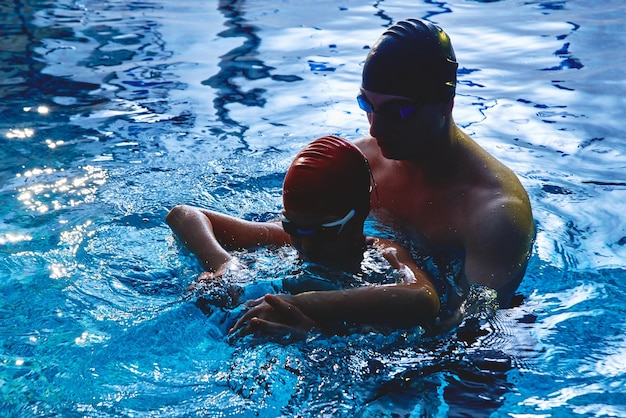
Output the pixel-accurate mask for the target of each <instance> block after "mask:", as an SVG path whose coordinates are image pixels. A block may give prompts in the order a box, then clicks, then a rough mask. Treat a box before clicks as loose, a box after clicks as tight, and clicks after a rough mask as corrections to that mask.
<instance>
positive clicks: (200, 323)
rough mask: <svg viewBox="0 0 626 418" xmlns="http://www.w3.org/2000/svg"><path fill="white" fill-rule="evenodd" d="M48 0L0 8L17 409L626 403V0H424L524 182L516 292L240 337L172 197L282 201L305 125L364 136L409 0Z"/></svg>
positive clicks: (593, 408) (8, 313)
mask: <svg viewBox="0 0 626 418" xmlns="http://www.w3.org/2000/svg"><path fill="white" fill-rule="evenodd" d="M37 7H38V6H37V5H34V6H33V7H32V8H26V7H24V6H23V5H21V4H16V7H15V10H13V11H12V13H9V14H6V13H5V14H4V15H3V16H5V17H6V19H5V20H6V22H7V23H6V25H5V26H4V27H3V29H2V30H3V31H6V33H7V34H9V35H10V36H9V37H8V38H6V39H10V42H9V43H7V42H3V43H2V46H3V48H2V50H1V51H0V57H1V58H2V59H1V60H0V69H2V71H3V74H4V76H3V78H2V80H1V82H0V92H1V93H2V96H3V98H4V103H3V105H2V107H0V112H1V115H2V116H3V117H2V119H1V120H0V134H1V135H0V138H1V141H2V145H3V146H2V147H0V157H1V158H0V196H1V198H2V202H3V205H2V207H0V219H1V220H2V222H0V296H2V301H3V302H2V303H1V304H0V318H2V323H3V325H2V328H1V329H0V333H1V334H2V336H3V337H4V338H3V342H2V343H1V347H2V353H3V355H2V360H1V362H0V380H2V381H5V382H9V383H7V385H4V386H2V390H0V393H1V394H2V395H1V396H2V398H1V401H0V405H2V408H4V409H6V410H8V411H9V413H14V414H18V415H54V414H60V415H65V414H66V413H75V412H76V411H78V412H79V413H84V414H87V415H100V416H114V415H129V414H130V415H133V414H138V415H141V414H150V413H151V412H149V411H150V410H153V411H156V410H159V411H167V413H168V414H169V413H171V415H174V416H175V415H179V416H182V415H186V414H187V415H188V414H192V413H195V412H203V413H205V414H209V415H210V414H213V413H215V411H222V412H223V413H224V414H225V415H227V414H231V415H241V414H246V413H249V414H255V413H259V414H261V415H264V414H265V415H266V416H267V415H270V416H278V415H281V414H283V415H294V414H297V413H301V414H302V415H307V414H310V415H319V414H321V413H324V412H326V413H329V414H331V413H335V415H344V416H353V415H354V414H353V413H354V411H357V412H359V413H361V415H362V416H368V414H369V416H376V415H377V414H378V413H382V412H385V413H390V412H395V413H397V414H398V415H404V414H408V413H413V414H414V415H420V414H422V415H429V416H444V415H446V414H450V415H455V414H456V415H461V414H463V413H465V414H466V415H468V416H477V415H479V414H487V413H488V412H490V411H496V412H494V413H495V414H507V413H509V414H517V415H519V416H525V415H528V414H534V415H537V414H544V415H551V416H560V415H562V416H566V415H570V414H579V415H590V416H591V415H596V416H610V415H624V414H625V413H626V411H625V406H624V402H623V395H624V393H623V392H624V390H623V388H624V382H625V380H624V376H625V372H626V371H625V370H624V367H623V364H626V360H625V355H626V354H625V353H626V342H625V341H624V338H622V337H621V336H622V335H623V334H624V329H623V326H622V325H621V324H622V323H623V320H622V319H623V315H624V313H625V310H626V309H625V306H624V304H623V300H624V295H625V292H624V286H623V282H624V270H623V269H624V267H623V265H624V263H623V260H624V259H625V258H626V231H625V230H624V227H625V225H626V222H625V221H624V216H623V214H622V213H621V209H620V208H621V207H622V206H623V202H625V201H626V196H625V195H624V193H625V190H626V177H625V176H624V174H623V173H624V167H625V166H626V163H625V162H624V150H625V148H624V144H623V141H622V139H621V136H622V135H621V131H622V129H621V121H622V119H623V118H622V117H620V116H623V115H620V113H619V112H621V113H623V104H624V103H623V93H624V90H625V89H626V87H625V85H624V79H626V74H625V71H626V70H624V68H626V66H625V65H624V64H626V63H625V62H624V59H625V58H624V56H623V54H617V53H616V52H615V51H621V50H623V49H624V46H625V45H624V43H625V39H624V37H623V36H620V35H619V34H620V33H621V32H620V31H619V28H621V27H622V26H623V24H624V22H623V17H621V18H619V17H618V18H615V17H610V16H624V13H623V12H624V6H623V4H622V3H621V2H618V1H609V0H607V1H603V2H598V3H593V2H591V3H589V2H582V1H561V2H545V1H542V2H539V1H530V2H528V1H527V2H516V1H490V2H487V1H465V2H451V3H450V4H447V3H432V2H424V3H418V4H416V5H414V9H412V13H413V15H414V16H418V17H424V16H428V17H430V18H431V19H432V20H433V21H434V22H436V23H440V24H441V25H442V26H443V27H444V28H445V29H446V30H447V31H448V32H449V34H450V35H451V37H452V40H453V43H454V46H455V50H456V53H457V57H458V58H459V61H460V63H461V67H460V72H459V95H458V96H457V99H456V105H455V115H456V119H457V122H458V123H459V124H460V125H461V126H463V127H464V128H465V129H466V130H467V131H468V132H469V133H470V134H472V135H473V136H474V137H476V139H477V140H478V141H479V142H480V143H481V144H482V145H483V146H484V147H485V148H487V149H488V150H489V151H490V152H492V153H493V154H494V155H496V156H497V157H498V158H500V159H501V160H503V161H504V162H505V163H506V164H507V165H509V166H511V167H512V168H513V169H514V171H516V172H517V173H518V174H519V175H520V178H521V180H522V182H523V183H524V185H525V186H526V187H527V188H528V190H529V193H530V195H531V200H532V201H533V204H534V210H535V218H536V219H537V223H538V229H539V231H538V232H539V234H538V239H537V245H536V248H535V253H534V256H533V259H532V260H531V265H530V267H529V271H528V274H527V277H526V279H525V281H524V283H523V284H522V287H521V291H522V293H523V294H524V295H525V300H524V302H523V303H522V304H521V305H520V306H519V307H516V308H513V309H510V310H506V311H499V312H498V313H497V314H495V316H494V315H491V316H490V315H484V316H482V317H478V318H477V319H476V320H475V321H468V323H467V324H466V325H465V327H464V328H463V329H461V330H459V332H458V335H455V336H449V338H448V337H446V338H441V339H438V340H435V341H422V340H421V339H420V338H421V337H420V335H417V334H411V333H395V334H391V335H387V336H383V335H378V334H372V335H366V336H358V335H356V336H351V337H346V338H334V339H331V340H330V341H326V340H325V339H319V338H317V339H316V338H314V337H313V338H312V339H311V340H310V341H307V342H306V343H302V344H293V345H289V346H284V345H282V344H279V343H266V342H265V343H263V342H261V343H259V342H258V341H256V342H255V341H245V342H242V343H240V344H235V345H229V344H227V343H226V342H225V341H224V338H223V335H222V332H223V331H222V330H221V329H220V327H219V326H218V324H216V323H215V322H214V318H212V317H206V316H205V315H203V314H202V313H201V312H200V311H199V310H198V309H197V308H196V307H195V306H194V305H192V304H190V303H189V302H188V301H185V300H184V296H183V295H184V289H185V287H186V286H187V284H188V283H189V282H190V280H191V279H192V278H193V277H195V276H196V275H197V273H198V271H199V266H198V264H197V262H196V261H195V259H194V258H193V257H191V256H190V255H189V254H188V253H185V252H184V250H181V248H180V247H179V245H178V244H177V243H176V242H175V240H173V238H172V237H171V234H170V232H169V229H168V228H167V227H166V226H165V224H164V222H163V219H164V216H165V214H166V213H167V210H168V209H170V208H171V207H172V206H173V205H175V204H177V203H190V204H196V205H202V206H207V207H211V208H213V209H218V210H223V211H226V212H228V213H232V214H235V215H238V216H244V217H246V218H248V219H265V218H267V217H271V216H275V215H276V214H277V213H278V211H279V210H280V187H281V183H282V175H283V173H284V172H285V170H286V168H287V166H288V164H289V162H290V160H291V157H292V156H293V155H294V154H295V153H296V152H297V150H298V149H300V147H301V146H302V145H303V144H304V143H306V142H308V141H309V140H311V139H313V138H314V137H317V136H321V135H326V134H339V135H343V136H345V137H347V138H349V139H355V138H358V137H361V136H363V135H364V134H365V133H366V132H367V123H366V120H365V117H364V115H363V113H362V112H361V111H360V110H359V109H358V107H357V106H356V103H355V100H354V97H355V95H356V93H357V90H358V84H359V75H360V70H361V65H362V61H363V59H364V56H365V54H366V53H367V48H368V47H369V46H371V43H372V42H373V41H374V40H375V39H376V38H377V37H378V35H379V33H380V31H381V30H382V28H383V27H384V26H385V25H387V24H389V23H390V22H391V21H393V20H397V19H400V18H404V17H406V13H407V6H406V2H404V1H400V0H397V1H391V0H390V1H385V2H377V3H374V4H368V3H363V2H360V1H359V2H357V1H350V0H346V1H344V2H340V3H337V2H334V1H322V2H321V3H320V2H319V1H318V2H306V1H305V2H297V3H284V2H283V3H281V4H280V5H277V4H276V3H275V2H270V1H261V0H257V1H246V2H225V1H219V2H192V1H185V0H182V1H176V2H173V1H167V0H165V1H158V2H157V1H152V2H151V1H147V2H142V3H137V2H133V3H127V2H118V1H105V2H102V1H97V2H96V1H83V2H80V3H77V2H74V1H64V0H61V1H57V2H55V3H54V5H51V4H47V3H46V6H45V7H44V5H43V4H42V5H39V9H38V8H37ZM13 12H14V13H13ZM616 34H618V35H616ZM24 51H27V54H26V55H24ZM607 57H609V58H610V59H608V58H607ZM16 58H19V60H16ZM609 115H610V116H609ZM258 259H259V262H258V263H257V264H258V267H257V270H253V271H254V272H255V273H256V274H259V275H263V277H265V276H271V275H272V274H276V272H275V271H272V260H273V257H272V255H271V254H259V255H258ZM283 267H284V266H283ZM278 270H279V269H278ZM78 378H80V380H81V382H82V383H81V384H80V385H77V384H76V381H77V379H78ZM50 395H53V396H50ZM50 399H52V400H50ZM55 399H56V400H57V401H55ZM481 402H482V403H481ZM164 413H165V412H164Z"/></svg>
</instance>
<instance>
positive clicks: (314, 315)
mask: <svg viewBox="0 0 626 418" xmlns="http://www.w3.org/2000/svg"><path fill="white" fill-rule="evenodd" d="M283 296H284V300H286V301H287V302H289V303H291V304H293V305H295V306H296V307H297V308H299V309H300V310H301V311H302V312H303V313H304V314H305V315H307V316H308V317H310V318H311V319H313V320H314V321H316V322H318V323H319V324H321V325H324V324H330V323H338V322H350V323H361V324H372V325H388V326H397V327H410V326H415V325H424V324H427V323H430V322H431V321H432V320H433V319H434V318H435V317H436V315H437V312H438V311H439V299H438V297H437V296H436V294H433V293H432V291H430V290H429V289H425V288H424V287H417V286H414V285H385V286H366V287H360V288H354V289H346V290H333V291H316V292H305V293H300V294H297V295H283Z"/></svg>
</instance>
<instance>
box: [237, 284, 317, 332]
mask: <svg viewBox="0 0 626 418" xmlns="http://www.w3.org/2000/svg"><path fill="white" fill-rule="evenodd" d="M248 306H250V307H251V309H250V310H249V311H247V312H246V313H245V314H244V315H243V316H242V317H241V318H240V319H239V320H238V321H237V323H236V324H235V325H234V326H233V327H232V328H231V329H230V331H229V332H228V333H229V334H233V333H235V332H238V333H239V335H241V336H244V335H248V334H261V335H286V334H291V335H292V336H293V337H298V338H303V337H304V336H305V335H306V334H307V332H308V331H309V330H310V329H311V328H312V327H313V326H315V325H316V323H315V321H313V320H312V319H311V318H309V317H308V316H306V315H305V314H304V313H302V311H301V310H300V309H298V308H297V307H296V306H295V305H293V304H290V303H289V302H287V301H286V300H284V299H283V297H281V296H280V295H272V294H267V295H265V296H263V297H261V298H259V299H256V300H254V301H250V302H248Z"/></svg>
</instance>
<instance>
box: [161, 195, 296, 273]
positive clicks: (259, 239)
mask: <svg viewBox="0 0 626 418" xmlns="http://www.w3.org/2000/svg"><path fill="white" fill-rule="evenodd" d="M165 220H166V222H167V223H168V225H169V226H170V228H172V230H173V231H174V233H175V234H176V235H177V236H178V237H179V238H180V240H181V241H182V242H183V243H184V244H185V246H186V247H187V248H188V249H189V251H191V252H192V253H193V254H195V255H196V257H198V259H199V260H200V262H201V263H202V265H203V266H204V268H205V269H206V270H207V271H212V272H215V273H221V271H222V270H223V269H224V268H225V267H226V266H227V264H228V262H229V261H230V260H231V258H232V257H231V256H230V254H228V252H227V250H233V249H239V248H251V247H255V246H261V245H272V244H275V245H284V244H288V243H289V235H287V234H286V233H285V232H284V231H283V229H282V227H281V226H280V225H279V224H278V223H276V224H275V223H270V222H251V221H246V220H243V219H239V218H235V217H233V216H229V215H225V214H223V213H219V212H214V211H210V210H206V209H200V208H197V207H194V206H187V205H179V206H176V207H174V208H173V209H172V210H171V211H170V212H169V213H168V214H167V217H166V219H165Z"/></svg>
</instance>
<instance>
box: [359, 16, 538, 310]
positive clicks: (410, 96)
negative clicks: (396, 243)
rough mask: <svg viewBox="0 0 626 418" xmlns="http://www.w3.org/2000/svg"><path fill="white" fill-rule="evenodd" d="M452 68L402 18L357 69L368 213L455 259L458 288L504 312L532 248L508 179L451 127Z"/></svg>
mask: <svg viewBox="0 0 626 418" xmlns="http://www.w3.org/2000/svg"><path fill="white" fill-rule="evenodd" d="M457 66H458V64H457V62H456V57H455V54H454V50H453V49H452V45H451V43H450V39H449V37H448V35H447V34H446V33H445V32H444V31H443V30H442V29H441V28H439V27H438V26H436V25H433V24H431V23H429V22H425V21H421V20H417V19H408V20H405V21H401V22H398V23H396V24H395V25H393V26H391V27H390V28H389V29H387V30H386V31H385V32H384V33H383V34H382V36H381V37H380V38H379V40H378V41H377V42H376V44H375V45H374V46H373V47H372V49H371V51H370V53H369V54H368V56H367V58H366V60H365V64H364V67H363V78H362V86H361V93H360V95H359V96H358V102H359V105H360V107H361V108H362V109H363V110H365V111H366V112H367V117H368V120H369V123H370V135H371V136H370V137H368V138H364V139H362V140H359V141H357V142H356V145H357V146H358V147H359V148H360V149H361V150H362V151H363V153H364V154H365V155H366V157H367V158H368V160H369V162H370V165H371V168H372V172H373V175H374V178H375V179H376V182H377V183H378V193H379V199H372V201H373V209H374V210H378V212H379V214H381V213H382V214H388V215H390V217H392V218H393V219H394V220H396V221H399V222H400V224H401V225H403V226H404V227H405V228H406V230H407V231H408V233H409V234H410V235H411V236H412V237H413V238H414V239H416V240H419V241H422V242H424V243H426V244H427V245H428V246H429V247H430V248H433V249H445V248H447V249H450V248H452V249H456V250H461V252H462V254H463V256H462V258H463V260H462V262H463V276H464V277H463V278H462V279H461V280H462V282H464V283H461V287H462V288H465V290H467V288H468V286H469V285H471V284H474V283H476V284H480V285H485V286H488V287H490V288H493V289H495V290H496V291H497V292H498V302H499V304H500V306H501V307H507V306H508V305H509V303H510V300H511V297H512V296H513V294H514V292H515V290H516V289H517V287H518V286H519V284H520V282H521V280H522V277H523V275H524V273H525V270H526V265H527V262H528V259H529V256H530V253H531V250H532V245H533V241H534V234H535V229H534V221H533V216H532V211H531V207H530V201H529V198H528V195H527V193H526V191H525V190H524V188H523V186H522V185H521V183H520V182H519V180H518V178H517V177H516V176H515V174H514V173H513V172H512V171H511V170H510V169H509V168H507V167H506V166H505V165H504V164H502V163H501V162H500V161H498V160H497V159H495V158H494V157H493V156H491V155H490V154H489V153H487V152H486V151H485V150H484V149H483V148H481V147H480V146H479V145H478V144H477V143H476V142H475V141H474V140H472V139H471V138H470V137H469V136H467V135H466V134H465V133H464V132H462V131H461V129H460V128H459V127H458V126H457V125H456V124H455V123H454V119H453V117H452V108H453V106H454V95H455V87H456V69H457ZM381 219H383V220H384V218H383V217H381Z"/></svg>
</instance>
